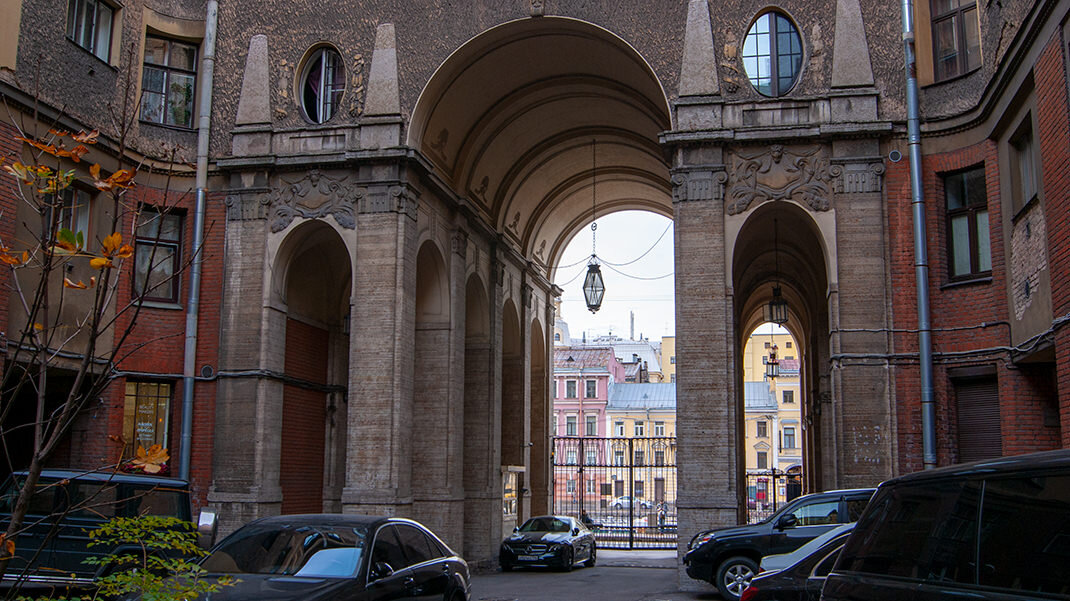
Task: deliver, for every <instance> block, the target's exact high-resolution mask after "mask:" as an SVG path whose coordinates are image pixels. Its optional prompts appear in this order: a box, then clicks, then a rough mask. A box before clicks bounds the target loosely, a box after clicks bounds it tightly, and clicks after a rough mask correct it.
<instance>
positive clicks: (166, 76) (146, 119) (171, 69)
mask: <svg viewBox="0 0 1070 601" xmlns="http://www.w3.org/2000/svg"><path fill="white" fill-rule="evenodd" d="M149 40H159V41H162V42H164V43H165V44H166V47H165V48H166V50H165V52H164V56H165V57H167V58H166V60H165V63H166V64H160V63H149V62H148V61H147V58H148V57H147V56H146V52H147V50H148V45H149ZM175 45H181V46H187V47H190V48H192V49H193V52H194V54H193V69H192V70H189V69H185V68H183V67H176V66H174V65H171V64H170V63H171V55H172V52H173V51H174V46H175ZM143 50H144V51H143V52H142V57H141V105H140V107H138V119H139V120H140V121H141V122H142V123H150V124H152V125H159V126H163V127H174V128H177V129H183V130H191V129H194V126H195V124H196V119H195V115H196V114H197V78H198V75H199V74H198V71H197V67H198V65H199V64H200V52H201V48H200V44H197V43H193V42H189V41H186V40H181V39H177V38H173V37H168V36H166V35H161V34H156V33H147V34H145V48H144V49H143ZM149 69H155V70H157V71H161V72H162V73H163V78H162V81H163V84H162V88H163V89H162V90H160V91H157V90H147V89H146V88H145V82H146V80H147V79H148V78H147V77H146V75H147V72H148V70H149ZM174 75H181V76H183V77H190V78H191V79H192V84H191V85H190V87H189V100H188V102H189V119H188V123H172V122H169V121H168V115H170V114H171V111H169V110H168V106H170V99H171V87H172V86H171V85H170V83H169V82H170V80H171V78H172V76H174ZM150 94H158V95H161V96H162V99H161V104H160V107H161V108H160V120H156V119H155V118H152V115H151V113H150V114H148V116H146V106H147V105H146V99H147V98H148V96H149V95H150Z"/></svg>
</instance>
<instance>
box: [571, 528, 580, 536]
mask: <svg viewBox="0 0 1070 601" xmlns="http://www.w3.org/2000/svg"><path fill="white" fill-rule="evenodd" d="M579 535H580V529H579V528H573V529H572V536H579Z"/></svg>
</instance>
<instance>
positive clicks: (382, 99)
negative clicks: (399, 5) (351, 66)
mask: <svg viewBox="0 0 1070 601" xmlns="http://www.w3.org/2000/svg"><path fill="white" fill-rule="evenodd" d="M364 114H365V115H366V116H375V115H398V114H401V100H400V96H399V95H398V53H397V42H396V40H395V37H394V24H393V23H383V24H382V25H380V26H379V29H378V30H377V31H376V33H375V52H373V53H372V67H371V73H370V74H369V76H368V95H367V97H366V98H365V100H364Z"/></svg>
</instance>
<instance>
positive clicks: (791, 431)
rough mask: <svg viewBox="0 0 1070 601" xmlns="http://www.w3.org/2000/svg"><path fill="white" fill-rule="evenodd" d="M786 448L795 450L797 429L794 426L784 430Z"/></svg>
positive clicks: (786, 427)
mask: <svg viewBox="0 0 1070 601" xmlns="http://www.w3.org/2000/svg"><path fill="white" fill-rule="evenodd" d="M784 448H785V449H794V448H795V428H794V427H792V426H785V428H784Z"/></svg>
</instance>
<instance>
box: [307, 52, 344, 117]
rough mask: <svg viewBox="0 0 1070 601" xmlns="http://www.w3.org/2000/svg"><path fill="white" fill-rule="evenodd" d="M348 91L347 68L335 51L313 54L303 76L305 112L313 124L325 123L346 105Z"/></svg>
mask: <svg viewBox="0 0 1070 601" xmlns="http://www.w3.org/2000/svg"><path fill="white" fill-rule="evenodd" d="M345 88H346V77H345V66H343V65H342V57H341V55H339V54H338V52H337V51H336V50H334V49H333V48H327V47H324V48H318V49H316V50H314V51H313V52H312V55H311V56H310V57H309V59H308V61H307V62H306V63H305V69H304V71H303V72H302V75H301V108H303V109H304V111H305V116H306V117H308V119H309V120H311V121H312V122H313V123H325V122H326V121H327V120H329V119H330V118H331V116H333V115H334V112H335V111H336V110H337V109H338V107H339V106H340V105H341V102H342V92H344V91H345Z"/></svg>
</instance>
